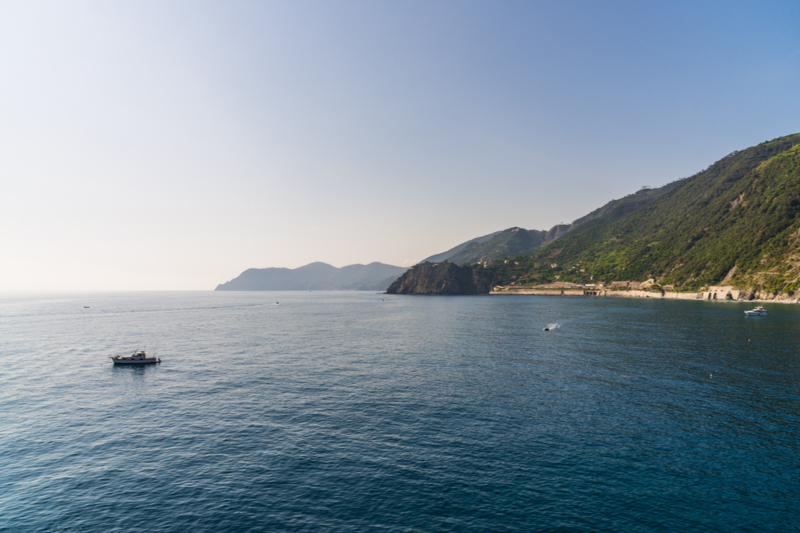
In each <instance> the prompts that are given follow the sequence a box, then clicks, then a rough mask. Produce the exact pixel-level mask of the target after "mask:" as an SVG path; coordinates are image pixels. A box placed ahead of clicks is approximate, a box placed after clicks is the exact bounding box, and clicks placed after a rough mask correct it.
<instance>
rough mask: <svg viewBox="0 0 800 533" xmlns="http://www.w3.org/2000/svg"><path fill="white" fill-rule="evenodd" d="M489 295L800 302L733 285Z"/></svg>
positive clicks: (526, 290) (511, 290)
mask: <svg viewBox="0 0 800 533" xmlns="http://www.w3.org/2000/svg"><path fill="white" fill-rule="evenodd" d="M489 294H495V295H497V294H521V295H534V296H592V297H601V298H606V297H609V298H654V299H663V300H711V301H738V302H750V301H762V302H785V303H800V298H798V297H796V296H794V295H792V296H789V295H786V294H773V293H764V292H760V291H752V290H741V289H737V288H736V287H731V286H712V287H709V288H708V290H707V291H703V292H674V291H660V292H659V291H647V290H636V289H629V290H611V289H606V288H594V287H591V288H576V287H569V288H566V287H565V288H563V289H559V288H552V287H548V288H541V289H537V288H507V287H503V288H501V289H500V290H497V288H495V289H494V290H492V291H491V292H490V293H489Z"/></svg>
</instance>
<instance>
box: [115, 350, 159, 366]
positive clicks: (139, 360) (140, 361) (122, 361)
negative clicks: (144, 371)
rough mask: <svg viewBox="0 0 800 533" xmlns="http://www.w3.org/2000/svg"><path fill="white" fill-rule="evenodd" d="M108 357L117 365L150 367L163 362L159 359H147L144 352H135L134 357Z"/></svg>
mask: <svg viewBox="0 0 800 533" xmlns="http://www.w3.org/2000/svg"><path fill="white" fill-rule="evenodd" d="M108 357H109V359H111V360H112V361H114V364H115V365H148V364H153V363H160V362H161V359H159V358H158V357H155V356H153V357H147V354H146V353H145V352H144V350H134V352H133V354H132V355H109V356H108Z"/></svg>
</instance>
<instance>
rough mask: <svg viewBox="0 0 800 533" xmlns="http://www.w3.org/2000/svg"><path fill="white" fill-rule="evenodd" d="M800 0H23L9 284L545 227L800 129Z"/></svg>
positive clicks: (305, 259) (0, 98)
mask: <svg viewBox="0 0 800 533" xmlns="http://www.w3.org/2000/svg"><path fill="white" fill-rule="evenodd" d="M799 28H800V2H797V1H796V0H792V1H786V2H763V1H761V2H756V1H752V2H737V1H730V0H726V1H720V2H702V1H697V0H693V1H690V2H680V1H677V2H676V1H672V2H655V1H653V2H647V1H641V0H637V1H619V2H614V1H603V2H600V1H584V2H570V1H563V0H559V1H558V2H556V1H548V2H536V1H526V2H509V1H501V2H489V1H485V2H467V1H464V0H457V1H453V2H436V1H430V0H426V1H420V2H413V1H402V2H401V1H397V2H390V1H364V2H351V1H324V2H313V1H288V0H287V1H284V2H235V1H230V0H226V1H219V2H202V1H195V0H192V1H185V2H184V1H164V0H158V1H153V2H148V1H143V0H135V1H131V2H122V1H108V0H104V1H98V2H81V1H72V2H69V1H51V2H37V1H35V0H24V1H19V2H13V1H2V2H0V180H1V181H0V183H1V184H2V192H0V251H1V254H2V255H0V290H130V289H134V290H136V289H154V290H157V289H175V290H183V289H213V288H214V286H216V285H217V284H218V283H222V282H225V281H227V280H229V279H231V278H233V277H235V276H237V275H238V274H239V273H240V272H241V271H243V270H245V269H247V268H250V267H259V268H262V267H279V266H282V267H298V266H301V265H304V264H306V263H309V262H312V261H324V262H327V263H331V264H333V265H335V266H344V265H347V264H353V263H369V262H372V261H381V262H384V263H390V264H395V265H410V264H413V263H414V262H416V261H418V260H420V259H423V258H424V257H426V256H428V255H431V254H434V253H438V252H442V251H444V250H446V249H448V248H450V247H452V246H454V245H456V244H458V243H460V242H462V241H465V240H467V239H469V238H472V237H477V236H480V235H484V234H486V233H490V232H492V231H497V230H501V229H505V228H508V227H511V226H521V227H525V228H529V229H533V228H535V229H547V228H549V227H551V226H553V225H554V224H557V223H560V222H570V221H572V220H573V219H575V218H578V217H579V216H581V215H584V214H586V213H587V212H589V211H591V210H592V209H594V208H596V207H599V206H600V205H602V204H604V203H605V202H607V201H609V200H611V199H614V198H619V197H622V196H624V195H626V194H629V193H631V192H635V191H636V190H638V189H639V188H640V187H642V186H643V185H651V186H658V185H663V184H665V183H668V182H670V181H673V180H675V179H679V178H683V177H686V176H690V175H692V174H694V173H696V172H698V171H700V170H702V169H704V168H705V167H707V166H708V165H709V164H711V163H713V162H714V161H716V160H717V159H719V158H721V157H723V156H725V155H726V154H728V153H729V152H731V151H733V150H735V149H742V148H746V147H748V146H751V145H754V144H757V143H759V142H762V141H764V140H767V139H772V138H775V137H778V136H782V135H787V134H790V133H796V132H800V98H798V97H799V96H800V30H799Z"/></svg>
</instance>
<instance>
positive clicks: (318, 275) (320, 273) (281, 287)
mask: <svg viewBox="0 0 800 533" xmlns="http://www.w3.org/2000/svg"><path fill="white" fill-rule="evenodd" d="M406 270H408V269H407V268H404V267H397V266H392V265H387V264H384V263H370V264H368V265H349V266H345V267H342V268H336V267H334V266H331V265H328V264H326V263H319V262H317V263H311V264H308V265H305V266H302V267H299V268H295V269H290V268H250V269H247V270H245V271H244V272H242V273H241V274H239V276H237V277H236V278H234V279H232V280H231V281H228V282H227V283H222V284H220V285H217V288H216V289H214V290H216V291H301V290H304V291H308V290H315V291H322V290H371V291H384V290H386V288H387V287H389V285H391V283H392V282H393V281H394V280H395V279H397V278H398V276H400V275H401V274H403V272H405V271H406Z"/></svg>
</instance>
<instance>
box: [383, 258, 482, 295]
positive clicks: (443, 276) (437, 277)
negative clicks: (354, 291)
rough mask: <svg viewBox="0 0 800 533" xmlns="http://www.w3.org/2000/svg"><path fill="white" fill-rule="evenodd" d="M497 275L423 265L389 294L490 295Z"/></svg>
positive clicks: (446, 265)
mask: <svg viewBox="0 0 800 533" xmlns="http://www.w3.org/2000/svg"><path fill="white" fill-rule="evenodd" d="M495 278H496V272H495V271H494V270H493V269H490V268H483V267H482V266H478V265H464V266H459V265H456V264H455V263H450V262H444V263H421V264H419V265H416V266H414V267H411V268H410V269H409V270H408V271H407V272H406V273H405V274H403V275H402V276H400V278H399V279H398V280H396V281H395V282H394V283H392V285H391V286H390V287H389V289H388V290H387V291H386V292H387V293H389V294H441V295H453V294H488V293H489V291H490V290H491V289H492V286H493V285H494V281H495Z"/></svg>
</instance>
